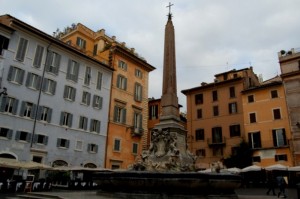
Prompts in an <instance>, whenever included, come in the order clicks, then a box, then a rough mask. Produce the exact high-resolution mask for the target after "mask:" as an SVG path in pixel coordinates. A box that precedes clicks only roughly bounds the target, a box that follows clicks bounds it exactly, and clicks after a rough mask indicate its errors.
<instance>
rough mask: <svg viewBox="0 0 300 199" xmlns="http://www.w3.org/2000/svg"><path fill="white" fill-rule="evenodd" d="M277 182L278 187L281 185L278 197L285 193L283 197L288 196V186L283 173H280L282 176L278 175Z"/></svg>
mask: <svg viewBox="0 0 300 199" xmlns="http://www.w3.org/2000/svg"><path fill="white" fill-rule="evenodd" d="M276 179H277V184H278V187H279V192H278V195H277V197H278V198H279V196H280V195H281V194H283V197H284V198H286V197H287V196H286V194H285V187H286V184H287V183H286V182H285V179H284V178H283V176H282V175H280V176H277V178H276Z"/></svg>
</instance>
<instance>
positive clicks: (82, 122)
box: [78, 116, 88, 130]
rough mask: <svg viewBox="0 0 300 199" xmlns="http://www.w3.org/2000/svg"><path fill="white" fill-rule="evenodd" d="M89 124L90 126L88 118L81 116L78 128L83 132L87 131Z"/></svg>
mask: <svg viewBox="0 0 300 199" xmlns="http://www.w3.org/2000/svg"><path fill="white" fill-rule="evenodd" d="M87 124H88V118H87V117H84V116H80V117H79V125H78V128H79V129H82V130H87Z"/></svg>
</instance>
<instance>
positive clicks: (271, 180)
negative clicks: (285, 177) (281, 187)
mask: <svg viewBox="0 0 300 199" xmlns="http://www.w3.org/2000/svg"><path fill="white" fill-rule="evenodd" d="M275 186H276V179H275V177H274V175H273V172H272V171H267V188H268V191H267V195H269V193H270V192H271V191H272V193H273V196H276V193H275Z"/></svg>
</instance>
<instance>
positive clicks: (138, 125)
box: [133, 112, 143, 134]
mask: <svg viewBox="0 0 300 199" xmlns="http://www.w3.org/2000/svg"><path fill="white" fill-rule="evenodd" d="M133 128H134V133H137V134H140V133H142V132H143V115H142V113H138V112H134V116H133Z"/></svg>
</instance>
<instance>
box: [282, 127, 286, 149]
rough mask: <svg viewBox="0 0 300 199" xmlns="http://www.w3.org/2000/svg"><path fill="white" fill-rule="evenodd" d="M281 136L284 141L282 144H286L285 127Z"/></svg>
mask: <svg viewBox="0 0 300 199" xmlns="http://www.w3.org/2000/svg"><path fill="white" fill-rule="evenodd" d="M282 137H283V142H284V145H287V142H286V134H285V129H282Z"/></svg>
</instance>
